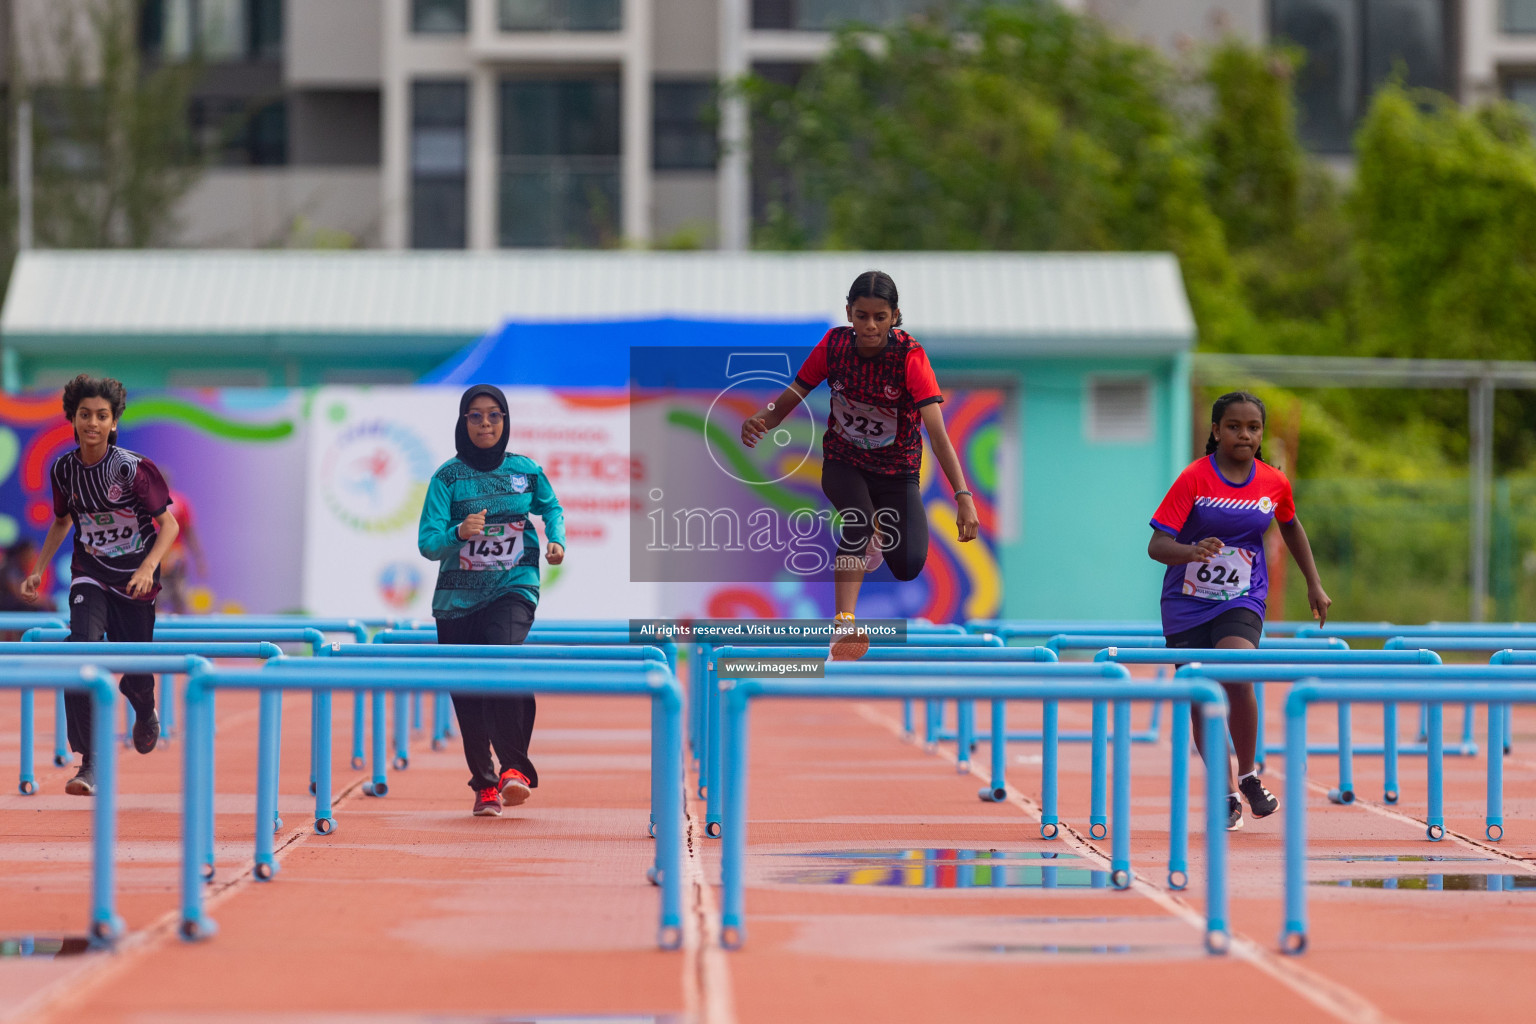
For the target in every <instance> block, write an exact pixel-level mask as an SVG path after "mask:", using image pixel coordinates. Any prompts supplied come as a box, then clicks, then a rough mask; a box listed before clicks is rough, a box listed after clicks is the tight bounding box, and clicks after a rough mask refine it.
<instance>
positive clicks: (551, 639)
mask: <svg viewBox="0 0 1536 1024" xmlns="http://www.w3.org/2000/svg"><path fill="white" fill-rule="evenodd" d="M371 642H372V643H375V644H381V645H382V644H408V645H413V646H417V647H420V646H425V645H433V646H440V645H438V643H437V627H436V625H433V626H432V627H430V628H422V629H386V630H382V631H380V632H378V633H375V634H374V636H373V639H372V641H371ZM550 644H559V645H562V646H576V645H583V646H592V647H598V648H603V647H606V648H610V649H612V648H623V647H649V648H654V649H657V650H660V651H661V652H662V654H663V655H664V656H665V657H666V660H667V668H668V670H669V671H670V672H671V673H672V674H673V675H676V674H677V644H675V643H673V642H671V641H649V642H640V641H637V640H635V639H633V637H632V636H631V634H630V632H629V629H628V627H627V626H626V627H625V628H624V629H623V630H617V629H609V630H579V629H574V628H562V629H542V628H534V629H532V630H529V632H528V636H527V637H526V638H525V639H524V640H523V645H524V646H529V647H539V646H548V645H550ZM471 646H473V645H471ZM405 702H406V696H405V694H403V693H400V692H397V693H396V694H395V760H394V767H395V769H396V770H397V771H399V770H403V769H405V768H406V767H408V766H409V765H410V731H409V729H408V728H407V727H406V723H405V707H406V704H405ZM373 703H374V708H375V710H376V712H377V713H378V716H379V717H377V718H376V719H375V720H376V721H380V720H382V709H383V702H382V699H380V698H377V697H376V698H375V699H374V702H373ZM445 714H446V713H445ZM353 725H354V726H356V725H357V716H356V714H355V713H354V717H353ZM377 728H378V727H375V736H374V739H375V742H377V739H378V735H377ZM352 757H353V764H354V765H356V764H358V762H359V761H361V760H362V754H361V743H360V741H359V739H358V737H357V736H354V737H353V747H352ZM375 784H376V782H372V783H369V784H368V785H365V786H364V788H363V792H364V793H366V794H368V795H370V796H376V795H382V794H381V793H374V792H373V786H374V785H375Z"/></svg>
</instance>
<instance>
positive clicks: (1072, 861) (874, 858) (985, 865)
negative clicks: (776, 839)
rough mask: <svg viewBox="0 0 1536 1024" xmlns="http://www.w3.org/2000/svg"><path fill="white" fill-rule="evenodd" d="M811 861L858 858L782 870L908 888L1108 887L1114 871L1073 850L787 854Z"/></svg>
mask: <svg viewBox="0 0 1536 1024" xmlns="http://www.w3.org/2000/svg"><path fill="white" fill-rule="evenodd" d="M780 856H784V857H794V858H803V859H808V860H835V861H857V862H859V863H857V864H847V865H846V866H843V865H839V866H837V867H830V866H816V867H804V868H797V869H792V870H785V871H777V872H775V873H774V880H775V881H777V882H786V883H790V884H793V885H857V886H883V887H891V888H903V889H1106V888H1108V887H1109V872H1108V871H1103V870H1099V869H1097V868H1092V867H1089V866H1088V864H1089V862H1087V861H1084V860H1083V859H1082V858H1080V857H1077V856H1075V855H1073V854H1069V853H1051V852H1045V851H1040V850H979V849H968V850H967V849H947V848H943V847H930V848H926V849H908V850H817V851H811V852H807V853H790V854H781V855H780Z"/></svg>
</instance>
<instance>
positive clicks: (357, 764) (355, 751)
mask: <svg viewBox="0 0 1536 1024" xmlns="http://www.w3.org/2000/svg"><path fill="white" fill-rule="evenodd" d="M367 699H368V696H367V693H366V692H365V691H363V690H353V691H352V770H353V771H357V770H358V769H360V768H362V767H364V766H365V765H367V763H368V762H367V760H366V759H365V758H364V756H363V717H364V713H363V704H364V702H365V701H366V700H367Z"/></svg>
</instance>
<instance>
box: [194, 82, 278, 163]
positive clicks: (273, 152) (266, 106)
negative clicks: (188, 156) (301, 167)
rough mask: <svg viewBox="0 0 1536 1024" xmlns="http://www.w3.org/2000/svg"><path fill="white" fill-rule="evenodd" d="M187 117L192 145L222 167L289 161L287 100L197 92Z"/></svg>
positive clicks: (206, 157)
mask: <svg viewBox="0 0 1536 1024" xmlns="http://www.w3.org/2000/svg"><path fill="white" fill-rule="evenodd" d="M187 118H188V122H189V125H190V128H191V132H192V140H193V145H194V146H195V147H196V149H197V151H198V153H200V154H201V155H202V156H203V157H204V158H205V159H210V160H212V161H213V162H215V163H217V164H220V165H223V166H225V167H280V166H282V165H284V164H286V163H287V162H288V104H287V103H286V102H285V101H283V100H271V101H266V102H263V101H260V100H255V101H252V100H246V99H240V98H237V97H230V96H196V97H193V99H192V101H191V102H190V104H189V105H188V109H187Z"/></svg>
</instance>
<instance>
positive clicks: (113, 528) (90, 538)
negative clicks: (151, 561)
mask: <svg viewBox="0 0 1536 1024" xmlns="http://www.w3.org/2000/svg"><path fill="white" fill-rule="evenodd" d="M80 543H81V544H83V545H84V546H85V550H87V551H89V552H90V553H91V554H92V555H94V556H96V557H97V558H122V557H123V556H124V555H132V554H136V553H137V552H138V551H139V550H140V549H141V548H143V547H144V534H143V533H142V532H141V531H140V530H139V516H138V513H136V512H134V511H133V510H132V509H128V508H119V509H113V510H112V511H111V512H87V513H85V514H84V515H82V516H80Z"/></svg>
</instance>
